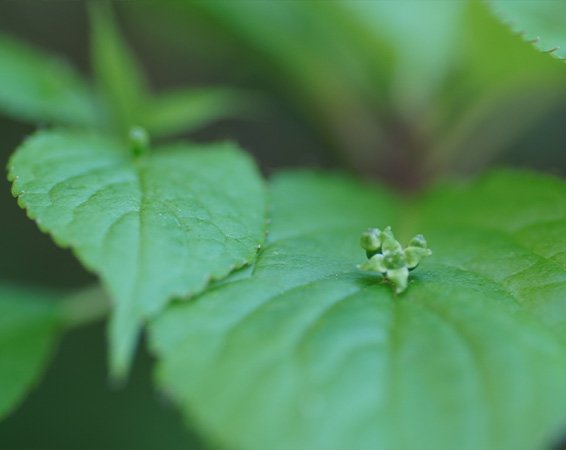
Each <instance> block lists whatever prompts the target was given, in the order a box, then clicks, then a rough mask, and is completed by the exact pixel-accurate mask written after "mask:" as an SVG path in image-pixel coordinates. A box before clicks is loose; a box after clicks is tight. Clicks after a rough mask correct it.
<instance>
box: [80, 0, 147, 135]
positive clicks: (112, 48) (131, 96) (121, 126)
mask: <svg viewBox="0 0 566 450" xmlns="http://www.w3.org/2000/svg"><path fill="white" fill-rule="evenodd" d="M89 13H90V14H89V15H90V20H91V28H92V32H91V35H92V43H91V47H92V49H91V52H92V55H91V58H92V65H93V69H94V73H95V75H96V79H97V82H98V84H99V87H100V88H101V90H102V93H103V96H104V99H105V100H106V102H107V104H108V105H109V106H110V107H111V109H112V112H113V114H114V117H113V119H114V120H113V123H114V124H115V125H117V127H118V131H121V130H127V129H128V128H129V127H131V126H134V125H139V119H140V108H143V107H144V106H145V103H144V102H145V101H146V100H147V99H146V97H147V87H146V80H145V78H144V74H143V71H142V70H141V68H140V67H139V66H138V63H137V61H136V59H135V57H134V54H133V53H132V51H131V50H130V48H129V47H128V46H127V44H126V42H125V41H124V39H123V37H122V36H121V34H120V31H119V29H118V26H117V25H116V22H115V19H114V15H113V11H112V4H111V3H110V2H106V1H97V2H89Z"/></svg>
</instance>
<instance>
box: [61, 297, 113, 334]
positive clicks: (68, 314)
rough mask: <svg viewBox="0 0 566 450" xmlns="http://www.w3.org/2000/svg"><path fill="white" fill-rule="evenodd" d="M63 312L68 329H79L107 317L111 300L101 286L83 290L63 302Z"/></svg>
mask: <svg viewBox="0 0 566 450" xmlns="http://www.w3.org/2000/svg"><path fill="white" fill-rule="evenodd" d="M61 310H62V314H63V322H64V324H65V326H66V328H69V329H72V328H78V327H81V326H84V325H87V324H89V323H92V322H96V321H98V320H100V319H102V318H103V317H105V316H106V315H107V314H108V312H109V311H110V299H109V298H108V295H107V294H106V292H105V291H104V289H102V287H100V286H92V287H89V288H85V289H82V290H80V291H78V292H76V293H75V294H72V295H70V296H68V297H67V298H66V299H64V300H63V301H62V304H61Z"/></svg>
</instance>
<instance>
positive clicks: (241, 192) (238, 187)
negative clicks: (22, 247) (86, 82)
mask: <svg viewBox="0 0 566 450" xmlns="http://www.w3.org/2000/svg"><path fill="white" fill-rule="evenodd" d="M9 178H10V180H12V181H13V193H14V195H15V196H17V197H18V202H19V204H20V205H21V206H22V207H25V208H26V209H27V212H28V214H29V216H30V217H31V218H33V219H34V220H35V221H36V222H37V224H38V226H39V227H40V228H41V229H42V230H44V231H46V232H49V233H50V234H51V235H52V236H53V238H54V239H55V241H56V242H57V243H58V244H59V245H62V246H65V247H71V248H72V249H73V250H74V251H75V253H76V255H77V257H78V258H79V259H80V261H81V262H82V263H83V264H84V265H85V266H86V267H87V268H88V269H90V270H92V271H94V272H96V273H97V274H98V275H100V277H101V279H102V281H103V283H104V284H105V286H106V288H107V289H108V291H109V293H110V294H111V297H112V298H113V301H114V307H115V313H114V314H113V316H112V320H111V325H110V343H111V347H110V350H111V369H112V371H113V373H114V375H118V376H120V375H124V373H125V372H126V370H127V368H128V367H129V364H130V361H131V357H132V354H133V351H134V348H135V344H136V340H137V339H136V338H137V335H138V332H139V328H140V325H141V323H142V322H143V320H144V319H145V318H147V317H148V316H151V315H153V314H155V313H157V312H158V311H159V310H160V309H161V308H163V307H164V306H165V304H166V303H167V301H168V300H169V299H170V298H172V297H187V296H191V295H194V294H196V293H197V292H199V291H201V290H202V289H204V288H205V287H206V286H207V284H208V283H209V282H210V281H211V280H212V279H220V278H222V277H224V276H226V275H227V274H228V273H230V272H231V271H232V270H234V269H235V268H237V267H240V266H242V265H244V264H247V263H249V262H250V261H252V260H253V259H254V258H255V254H256V251H257V248H258V245H259V244H260V243H261V242H262V240H263V236H264V227H265V218H264V209H265V199H264V186H263V184H262V181H261V178H260V175H259V173H258V172H257V169H256V168H255V165H254V163H253V161H252V160H251V159H250V158H249V157H248V156H247V155H246V154H245V153H243V152H242V151H240V150H239V148H238V147H237V146H236V145H234V144H230V143H220V144H210V145H188V144H176V145H169V146H167V147H164V148H160V149H155V151H154V152H151V153H149V154H145V155H142V156H137V157H135V156H134V155H133V154H132V152H129V151H128V148H126V147H125V146H124V145H123V144H122V143H121V142H120V141H115V140H112V139H108V138H104V137H101V136H97V135H94V134H89V133H82V132H72V131H64V130H58V131H57V130H56V131H45V132H39V133H37V134H35V135H34V136H32V137H31V138H29V139H28V140H27V141H25V142H24V144H23V145H22V146H21V147H20V148H19V149H18V150H17V151H16V153H15V155H14V156H13V157H12V159H11V161H10V163H9Z"/></svg>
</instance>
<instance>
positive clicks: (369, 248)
mask: <svg viewBox="0 0 566 450" xmlns="http://www.w3.org/2000/svg"><path fill="white" fill-rule="evenodd" d="M360 245H361V247H362V248H363V249H364V250H365V251H366V256H367V257H368V260H367V261H366V262H365V263H363V264H360V265H358V268H359V269H361V270H367V271H371V272H377V273H380V274H382V275H383V276H384V277H385V279H386V280H388V281H389V282H390V283H391V284H392V285H393V288H394V290H395V293H396V294H400V293H401V292H403V291H404V290H405V289H407V285H408V283H409V272H410V271H411V270H413V269H415V268H416V267H417V266H418V265H419V263H420V262H421V260H422V259H423V258H424V257H425V256H430V255H432V251H431V250H430V249H429V248H428V247H427V243H426V239H425V238H424V236H423V235H422V234H418V235H416V236H415V237H414V238H413V239H411V241H410V243H409V245H408V247H406V248H405V249H403V246H402V245H401V244H400V243H399V241H397V239H395V236H394V235H393V231H391V227H386V228H385V229H384V230H383V231H381V230H380V229H378V228H370V229H368V230H367V231H364V232H363V233H362V237H361V239H360Z"/></svg>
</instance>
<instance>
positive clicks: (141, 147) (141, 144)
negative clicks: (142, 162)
mask: <svg viewBox="0 0 566 450" xmlns="http://www.w3.org/2000/svg"><path fill="white" fill-rule="evenodd" d="M128 139H129V141H130V149H131V151H132V153H133V155H134V156H135V157H139V156H142V155H144V154H146V153H148V152H149V135H148V134H147V131H146V130H145V129H144V128H142V127H132V128H131V129H130V133H129V135H128Z"/></svg>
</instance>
